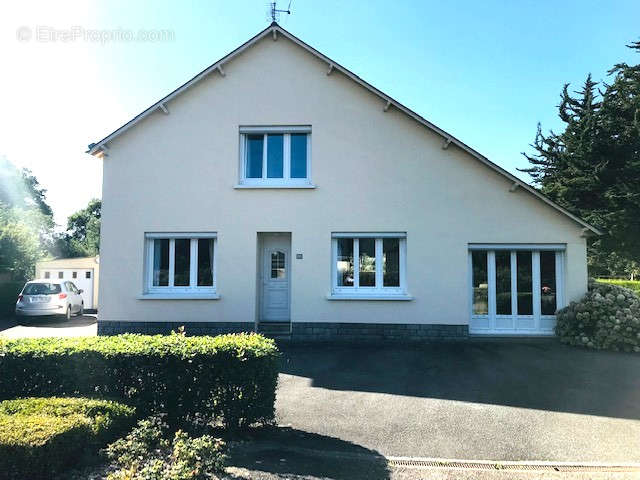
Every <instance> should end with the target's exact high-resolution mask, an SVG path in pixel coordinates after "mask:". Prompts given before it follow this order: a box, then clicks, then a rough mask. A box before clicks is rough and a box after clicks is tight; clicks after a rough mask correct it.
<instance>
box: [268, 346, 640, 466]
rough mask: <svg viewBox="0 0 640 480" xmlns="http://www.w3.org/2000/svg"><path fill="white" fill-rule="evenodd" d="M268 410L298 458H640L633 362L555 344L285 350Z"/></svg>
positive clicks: (639, 396)
mask: <svg viewBox="0 0 640 480" xmlns="http://www.w3.org/2000/svg"><path fill="white" fill-rule="evenodd" d="M276 408H277V421H278V424H279V425H280V426H281V427H284V429H283V428H281V429H280V431H281V432H282V431H288V432H289V434H288V437H289V440H286V441H287V442H288V443H289V444H291V445H294V446H296V447H301V448H302V449H303V450H301V451H304V448H305V447H308V448H309V451H311V450H313V449H324V450H336V451H343V452H346V453H347V454H350V453H355V454H358V455H359V454H369V455H371V456H374V457H375V456H378V455H383V456H387V457H389V456H407V457H429V458H448V459H485V460H496V461H500V460H505V461H506V460H531V461H568V462H640V355H633V354H622V353H611V352H595V351H586V350H580V349H576V348H573V347H568V346H563V345H560V344H559V343H557V342H556V341H555V340H543V341H518V340H509V341H470V342H465V343H441V344H429V345H412V346H401V345H387V346H331V345H312V346H285V347H284V348H283V358H282V368H281V374H280V380H279V388H278V395H277V404H276ZM274 448H275V450H274V451H277V450H278V447H274Z"/></svg>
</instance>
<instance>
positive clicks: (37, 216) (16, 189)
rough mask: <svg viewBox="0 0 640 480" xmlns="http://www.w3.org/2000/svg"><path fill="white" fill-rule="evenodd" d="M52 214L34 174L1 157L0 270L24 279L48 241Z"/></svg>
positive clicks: (42, 189) (31, 271)
mask: <svg viewBox="0 0 640 480" xmlns="http://www.w3.org/2000/svg"><path fill="white" fill-rule="evenodd" d="M53 226H54V223H53V214H52V211H51V207H50V206H49V205H48V204H47V202H46V190H45V189H44V188H42V186H41V185H40V184H39V183H38V180H37V179H36V177H35V176H33V174H32V173H31V172H30V171H29V170H27V169H23V170H19V169H18V168H16V166H15V165H13V164H12V163H11V162H9V161H8V160H7V159H6V158H4V157H2V158H0V272H7V273H9V274H10V275H11V276H12V277H13V278H14V279H15V280H27V279H29V278H32V276H33V274H34V273H35V263H36V262H37V261H38V260H39V259H40V258H42V257H43V255H44V254H45V252H46V250H47V247H48V246H49V245H50V244H51V240H52V230H53Z"/></svg>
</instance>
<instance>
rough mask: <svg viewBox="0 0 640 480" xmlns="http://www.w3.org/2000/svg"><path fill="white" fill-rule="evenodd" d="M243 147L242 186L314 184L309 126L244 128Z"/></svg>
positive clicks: (241, 142) (242, 130) (241, 156)
mask: <svg viewBox="0 0 640 480" xmlns="http://www.w3.org/2000/svg"><path fill="white" fill-rule="evenodd" d="M240 145H241V148H240V153H241V155H240V160H241V161H240V164H241V165H240V184H241V185H247V186H265V187H287V186H293V187H295V186H309V185H311V176H310V170H311V128H310V127H242V128H240Z"/></svg>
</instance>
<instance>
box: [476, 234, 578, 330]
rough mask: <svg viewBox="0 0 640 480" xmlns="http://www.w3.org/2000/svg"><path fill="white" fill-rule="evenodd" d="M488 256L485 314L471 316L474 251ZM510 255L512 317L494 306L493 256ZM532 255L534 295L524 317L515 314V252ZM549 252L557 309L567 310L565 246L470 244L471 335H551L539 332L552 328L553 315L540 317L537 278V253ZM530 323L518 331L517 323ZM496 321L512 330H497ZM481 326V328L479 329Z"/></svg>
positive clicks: (516, 303) (516, 298)
mask: <svg viewBox="0 0 640 480" xmlns="http://www.w3.org/2000/svg"><path fill="white" fill-rule="evenodd" d="M478 250H480V251H486V252H487V282H488V292H487V294H488V313H487V314H484V315H481V314H475V313H474V312H473V261H472V256H471V253H472V252H473V251H478ZM500 251H502V252H504V251H507V252H510V272H511V313H510V314H498V313H497V305H496V292H495V289H496V287H495V285H496V264H495V261H496V260H495V257H496V252H500ZM521 251H522V252H527V253H531V268H532V271H531V274H532V290H533V291H532V293H533V299H532V301H533V313H532V314H531V315H524V314H519V313H518V279H517V252H521ZM545 251H546V252H548V251H552V252H554V253H555V281H556V309H557V310H559V309H561V308H563V307H565V306H566V297H565V251H566V245H564V244H470V245H469V254H468V271H469V279H468V283H469V297H468V298H469V312H470V315H471V321H470V325H469V327H470V328H469V329H470V333H472V334H477V335H482V334H492V335H495V334H500V333H505V334H517V335H527V334H534V335H541V334H542V335H553V328H550V327H549V328H545V329H543V328H542V324H543V322H545V325H555V319H556V316H555V315H543V314H542V312H541V294H540V289H541V284H540V281H541V278H540V252H545ZM526 319H529V320H532V321H533V327H532V328H523V327H519V324H518V320H526ZM499 320H511V322H512V326H511V327H508V328H502V327H499V326H498V321H499ZM480 325H483V326H482V327H481V326H480Z"/></svg>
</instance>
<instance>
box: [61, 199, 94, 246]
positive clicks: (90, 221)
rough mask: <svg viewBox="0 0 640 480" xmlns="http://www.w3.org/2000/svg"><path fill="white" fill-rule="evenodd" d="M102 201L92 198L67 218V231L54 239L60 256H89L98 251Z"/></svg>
mask: <svg viewBox="0 0 640 480" xmlns="http://www.w3.org/2000/svg"><path fill="white" fill-rule="evenodd" d="M101 210H102V201H101V200H98V199H95V198H94V199H93V200H90V201H89V204H88V205H87V206H86V207H85V208H83V209H82V210H78V211H77V212H75V213H74V214H73V215H71V216H70V217H69V219H68V220H67V231H66V232H65V233H63V234H62V235H61V236H60V237H59V238H58V239H57V241H56V250H57V252H56V253H57V254H58V256H61V257H90V256H94V255H98V253H99V252H100V216H101Z"/></svg>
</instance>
